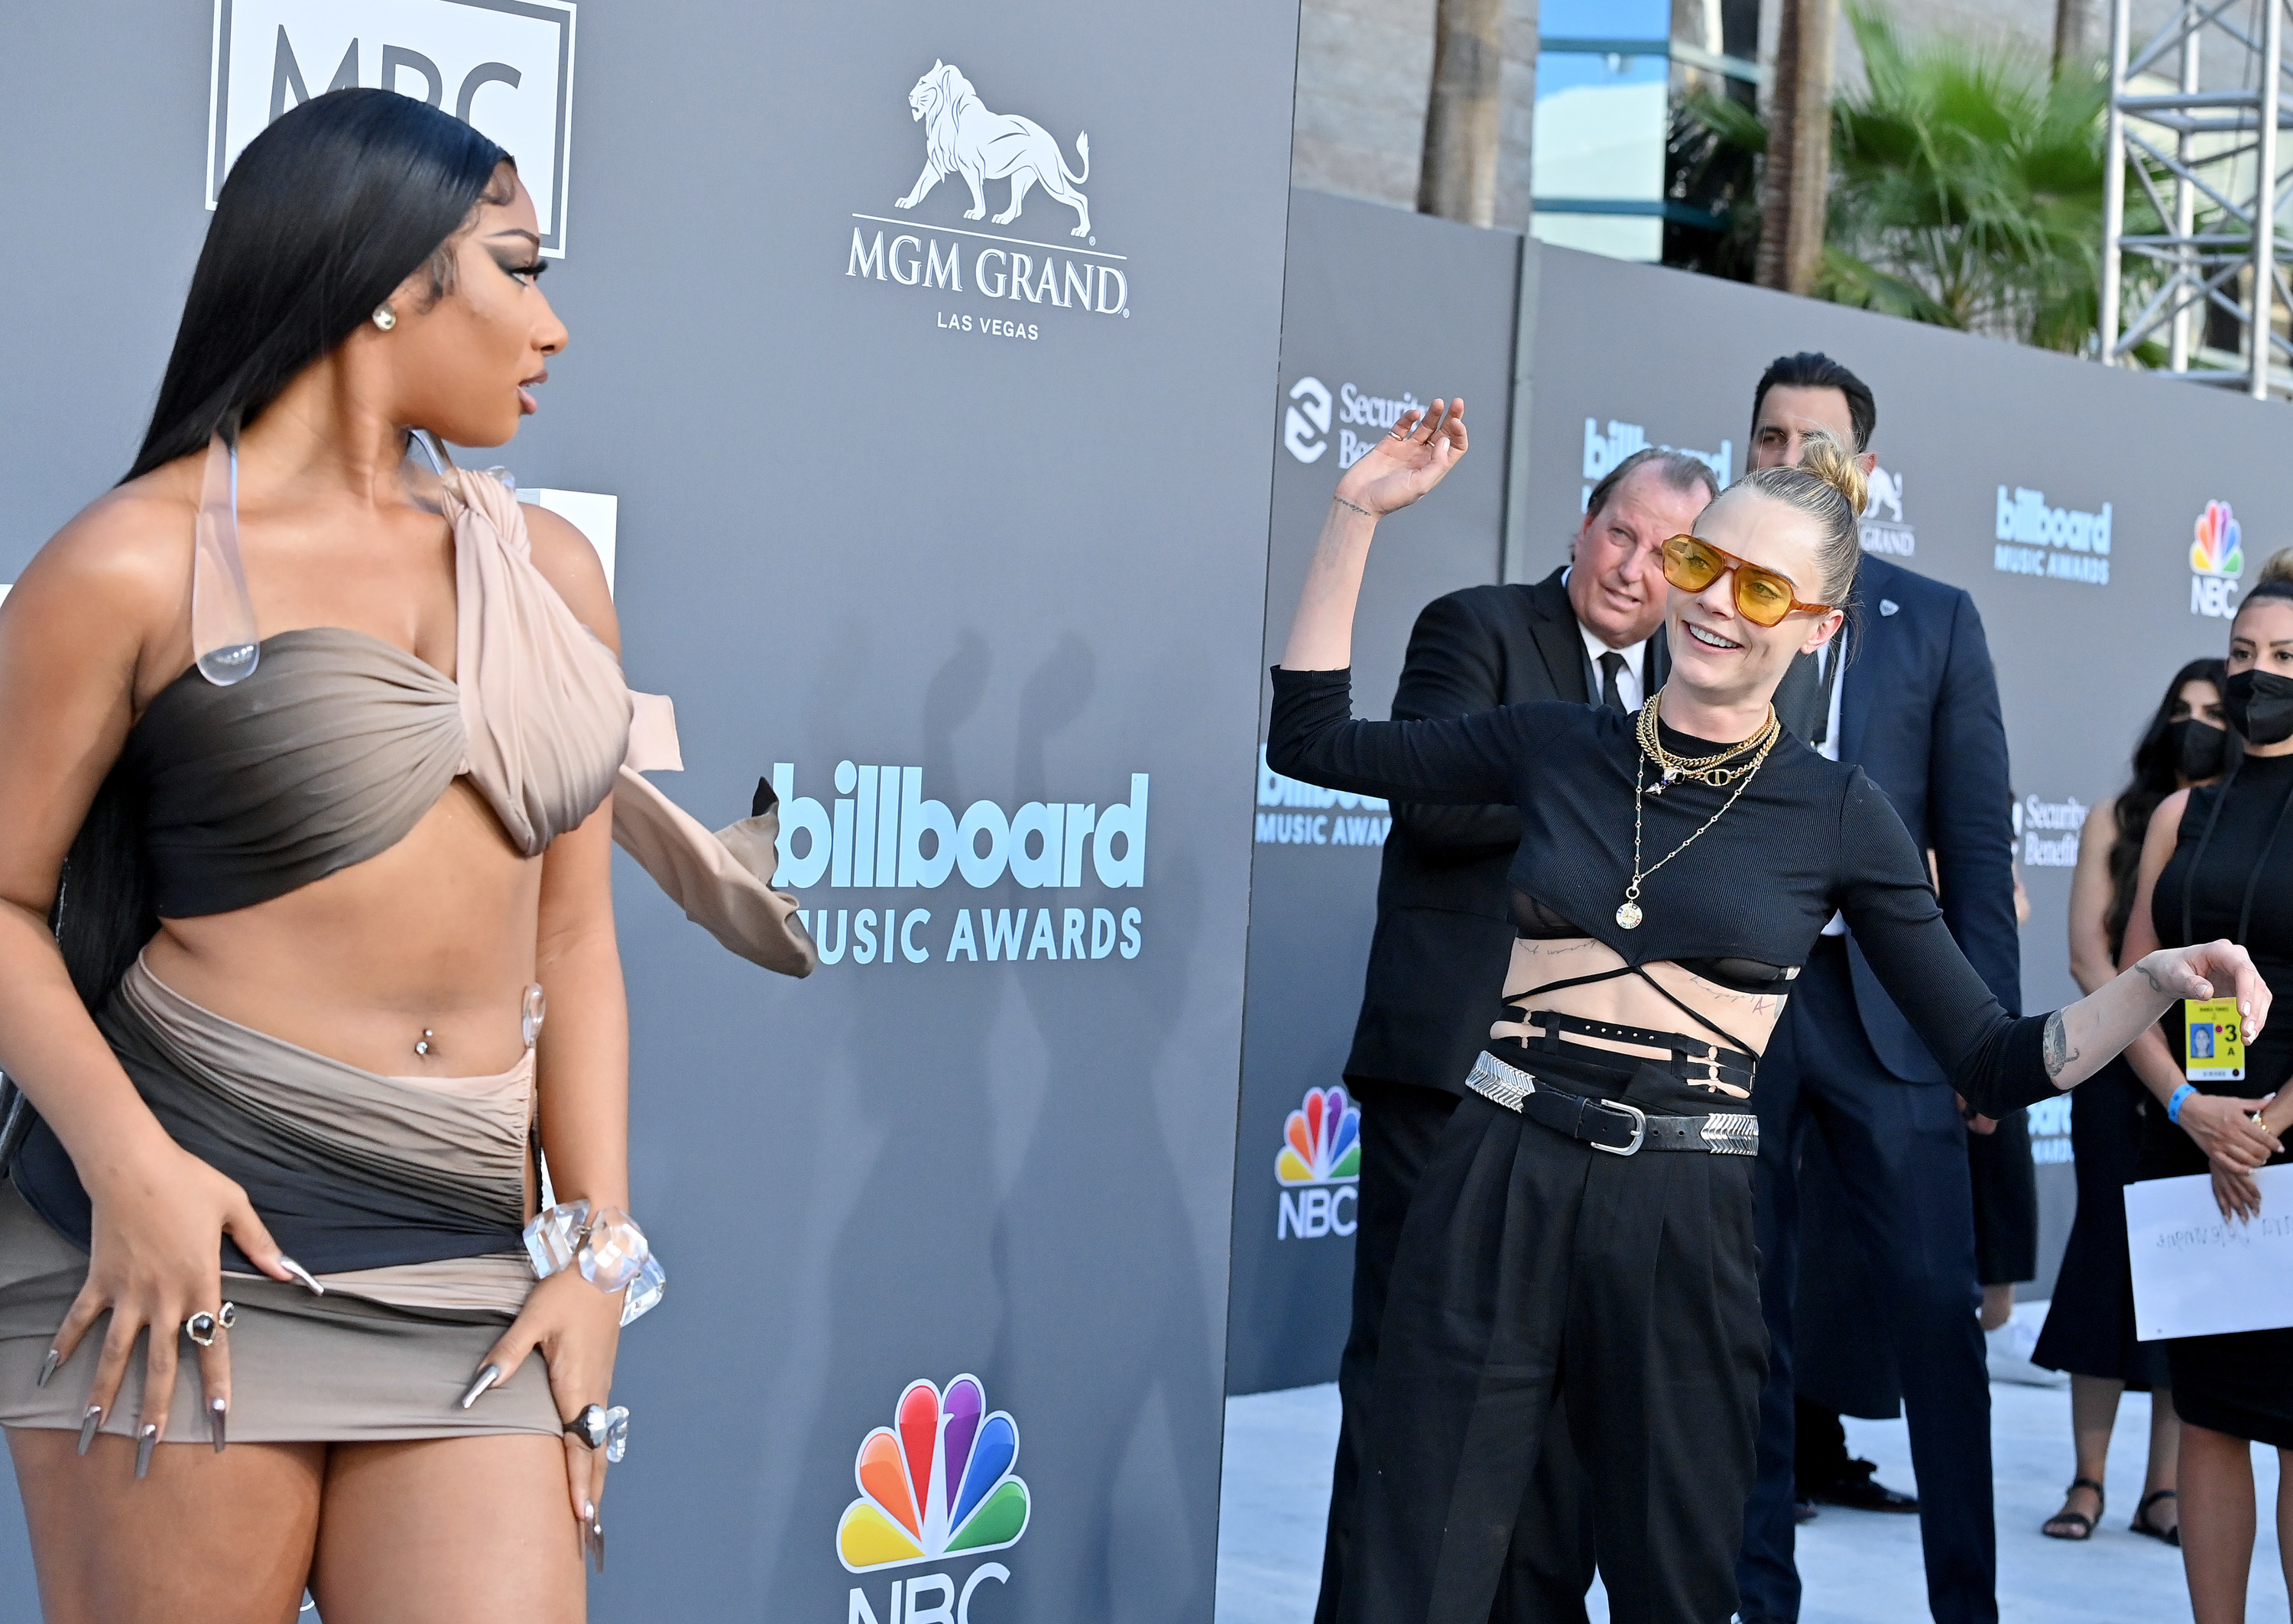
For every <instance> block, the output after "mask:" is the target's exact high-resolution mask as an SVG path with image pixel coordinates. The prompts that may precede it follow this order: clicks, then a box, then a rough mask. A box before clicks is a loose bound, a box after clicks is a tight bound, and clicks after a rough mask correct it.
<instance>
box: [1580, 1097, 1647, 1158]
mask: <svg viewBox="0 0 2293 1624" xmlns="http://www.w3.org/2000/svg"><path fill="white" fill-rule="evenodd" d="M1595 1103H1597V1104H1598V1105H1599V1106H1600V1109H1601V1110H1603V1111H1622V1112H1624V1113H1625V1115H1626V1116H1628V1117H1630V1118H1631V1119H1633V1137H1632V1143H1629V1144H1602V1143H1600V1141H1599V1140H1598V1139H1588V1140H1586V1141H1585V1142H1584V1143H1587V1144H1589V1145H1591V1146H1592V1148H1593V1149H1594V1150H1596V1151H1608V1154H1609V1155H1611V1156H1630V1155H1632V1154H1633V1153H1634V1152H1635V1151H1638V1150H1639V1149H1640V1148H1641V1141H1642V1140H1644V1139H1646V1138H1647V1137H1648V1112H1646V1111H1642V1110H1641V1108H1640V1107H1639V1106H1637V1105H1627V1104H1625V1103H1624V1102H1623V1101H1622V1100H1600V1101H1596V1102H1595Z"/></svg>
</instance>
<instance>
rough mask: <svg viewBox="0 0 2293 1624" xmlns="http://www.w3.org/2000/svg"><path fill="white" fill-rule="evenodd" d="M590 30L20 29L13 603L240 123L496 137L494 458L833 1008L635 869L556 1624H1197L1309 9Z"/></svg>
mask: <svg viewBox="0 0 2293 1624" xmlns="http://www.w3.org/2000/svg"><path fill="white" fill-rule="evenodd" d="M576 25H577V18H576V7H575V6H574V5H573V4H569V3H565V0H217V3H216V4H215V5H213V6H209V5H207V4H195V3H181V0H179V3H175V4H158V0H89V3H88V4H81V5H77V6H73V7H49V8H32V9H29V10H25V9H21V8H20V9H19V10H18V11H17V12H13V13H12V15H11V19H10V28H9V39H8V46H9V48H8V50H7V51H6V52H5V53H0V133H4V147H5V149H6V150H7V151H9V152H11V153H12V154H13V155H15V157H16V158H17V161H16V162H15V163H14V164H12V166H10V169H9V173H8V175H7V177H6V178H5V180H4V181H0V197H4V198H5V199H6V206H5V214H6V217H7V219H8V222H9V224H8V230H6V231H5V232H4V233H0V286H4V287H6V288H7V289H8V291H9V294H10V295H11V302H12V304H13V306H14V307H15V309H16V311H17V317H16V319H12V320H11V321H9V322H7V323H6V324H4V327H0V377H4V379H5V398H6V401H7V411H8V416H9V422H10V426H11V431H12V432H10V433H9V434H7V435H6V436H5V437H0V470H4V473H5V476H6V485H7V489H8V490H9V493H10V502H9V505H8V516H7V518H6V520H5V521H4V524H5V529H4V533H0V571H4V572H5V573H4V574H0V578H12V575H13V572H14V571H15V570H17V569H19V568H20V566H21V564H22V562H23V561H24V559H25V558H26V557H28V555H29V553H31V552H32V551H33V550H34V549H35V548H36V546H37V545H39V544H40V543H41V541H42V540H43V539H44V538H45V537H46V536H47V535H48V534H49V533H50V532H51V531H52V530H53V529H54V528H55V527H56V526H57V525H58V524H60V523H61V522H62V521H63V520H64V519H66V518H67V517H68V516H69V514H70V513H72V512H73V511H74V510H76V509H77V507H78V506H79V505H82V504H83V503H85V502H86V501H87V500H88V499H90V498H91V497H93V496H95V495H96V494H97V493H99V492H100V491H101V489H103V488H104V487H105V486H106V485H108V484H109V482H110V481H112V480H113V479H115V478H116V477H117V474H118V473H119V471H120V470H121V469H122V468H124V466H125V465H126V463H127V460H128V458H129V456H130V455H131V452H132V450H133V448H134V443H135V440H136V437H137V435H138V433H139V432H140V429H141V426H142V417H143V416H144V414H145V412H146V411H147V410H148V407H149V402H150V398H151V394H152V391H153V389H154V387H155V384H156V383H157V380H158V374H159V369H160V366H161V363H162V361H163V360H164V358H165V356H166V348H167V343H168V341H169V338H170V336H171V335H172V332H173V328H174V322H175V319H176V314H177V311H178V309H179V301H180V297H181V293H182V287H183V284H184V282H185V279H186V278H187V276H188V274H189V271H190V265H191V263H192V260H193V257H194V256H195V255H196V253H197V251H198V247H199V240H200V236H201V233H202V231H203V230H204V229H205V226H206V223H207V214H206V212H205V203H206V200H207V196H208V195H209V193H210V191H211V190H212V188H213V185H214V183H215V176H216V174H218V173H219V170H220V166H223V165H226V164H227V163H228V161H229V158H230V157H231V155H232V154H233V153H235V151H236V150H237V149H238V147H239V145H241V144H243V143H244V141H246V140H247V139H248V138H249V137H251V136H252V135H253V134H254V133H255V132H256V131H257V130H259V129H260V128H261V127H262V125H263V122H264V121H265V120H266V119H267V118H268V117H271V114H272V111H273V110H274V109H276V108H278V107H280V106H281V105H292V104H293V103H294V102H295V101H297V100H299V99H300V97H301V96H302V95H303V94H304V93H306V92H309V93H316V92H320V91H323V90H324V89H326V88H328V85H329V84H330V83H352V82H355V83H359V84H366V85H372V84H376V83H378V82H381V79H382V76H383V75H384V74H385V73H387V74H389V75H390V76H391V80H392V82H393V83H394V85H396V87H397V88H399V89H401V90H403V91H405V92H407V93H411V94H417V95H423V96H425V97H426V98H427V99H429V100H431V101H433V102H437V103H439V104H441V105H442V106H443V107H445V108H446V109H448V110H449V111H458V112H461V113H463V114H465V116H467V117H470V118H472V119H473V121H474V122H475V123H477V124H479V125H481V126H482V127H484V128H487V129H488V130H489V131H490V133H495V134H496V135H497V136H498V138H499V139H501V140H502V141H504V143H505V144H506V145H507V146H508V147H510V148H511V149H513V150H514V151H515V153H516V154H517V156H518V158H519V159H520V161H521V165H522V166H523V173H524V174H525V176H526V179H527V181H528V182H529V184H530V186H531V188H532V190H534V192H535V194H536V197H537V199H538V200H539V204H540V206H541V211H542V216H543V222H544V229H545V231H546V232H547V236H548V238H549V240H550V247H551V250H552V251H553V252H554V253H556V254H559V255H562V263H561V264H560V266H559V267H558V268H557V269H555V271H554V272H553V274H552V275H551V276H550V277H549V279H548V281H547V287H548V290H549V293H550V295H551V296H552V297H553V299H555V301H556V303H557V308H558V310H559V311H560V312H561V313H562V314H563V316H564V318H565V319H566V321H567V323H568V324H569V326H570V327H571V331H572V334H573V340H572V345H571V349H570V350H569V351H568V352H567V354H566V355H565V356H564V357H563V360H561V361H560V362H559V363H558V364H556V365H555V367H554V368H553V372H554V373H555V379H554V381H553V382H552V383H551V384H549V385H548V387H547V390H545V391H544V392H543V407H542V413H541V416H539V418H538V419H537V420H536V421H535V423H534V424H532V425H531V427H530V428H529V429H528V430H527V431H526V432H525V433H524V434H523V436H521V438H520V439H519V440H518V441H517V443H516V444H515V446H513V447H511V448H508V449H506V450H505V451H502V452H498V453H495V452H486V453H482V454H479V460H480V461H481V462H482V463H490V462H497V461H498V462H504V463H506V464H508V465H510V466H511V467H513V468H514V469H515V472H516V473H517V474H518V476H519V478H520V482H521V485H522V486H523V487H524V488H527V489H528V490H529V493H531V492H533V491H535V490H539V491H540V492H542V493H544V494H543V498H542V499H544V500H545V501H547V502H548V503H550V504H551V505H558V506H561V507H563V509H564V510H565V511H567V512H568V513H572V514H574V515H575V516H576V517H577V519H583V520H586V521H587V522H588V523H589V524H590V525H591V527H592V533H593V535H596V536H597V537H598V539H600V540H603V539H604V535H602V534H600V532H602V531H604V530H605V529H608V528H610V529H611V531H612V540H613V543H614V547H615V552H616V555H617V559H616V562H617V570H616V577H617V591H618V596H619V600H620V611H621V619H622V629H623V634H624V639H625V642H626V647H627V663H628V668H629V672H630V675H631V679H632V682H633V683H634V684H635V685H636V686H638V687H641V688H645V689H650V690H654V691H665V692H667V693H669V694H671V695H672V696H674V698H675V699H676V700H677V708H678V714H679V721H680V723H681V725H682V730H683V736H684V745H685V761H686V764H687V767H688V770H687V771H686V772H685V773H684V774H682V776H681V777H677V778H672V779H668V780H664V788H668V789H669V790H670V791H671V792H672V793H673V794H674V795H676V796H677V798H678V799H680V800H681V801H682V802H683V803H684V804H685V805H686V806H688V807H689V808H691V809H692V810H693V812H696V813H697V814H698V815H700V816H701V817H702V818H703V819H704V820H709V821H710V822H711V823H712V824H717V823H723V822H725V821H729V820H732V819H733V818H736V817H739V816H741V815H743V814H745V813H746V812H747V811H748V809H749V796H750V793H751V790H752V789H753V788H754V786H755V784H756V782H757V780H758V779H759V778H762V777H771V778H774V780H776V781H777V782H778V784H779V785H780V789H781V795H782V807H783V812H784V817H785V818H786V819H787V820H788V822H789V825H790V828H791V829H792V830H794V831H797V832H795V833H793V834H792V836H791V838H790V843H789V844H788V846H787V848H786V849H785V850H784V852H783V862H782V875H781V881H782V884H783V885H788V886H792V887H794V888H795V889H797V890H798V891H799V892H800V893H801V894H802V896H803V898H804V901H805V905H806V909H807V910H808V917H809V918H810V919H811V920H812V922H813V925H814V930H815V933H816V934H817V935H818V937H819V938H820V940H821V941H822V949H823V950H822V957H823V958H824V959H825V960H826V961H827V962H824V963H823V964H822V967H821V969H820V971H819V972H818V974H816V975H815V976H814V978H813V979H812V980H810V981H809V982H801V983H798V982H786V981H783V980H781V979H779V978H776V977H773V976H770V975H767V974H764V973H763V972H760V971H758V970H757V969H755V968H753V967H751V966H748V965H745V964H742V963H741V962H739V961H737V960H735V959H733V957H730V956H729V955H727V954H725V953H724V952H723V951H722V950H721V949H718V948H717V946H716V945H715V944H714V943H713V942H711V941H709V939H708V938H706V937H705V936H704V935H702V934H701V933H700V932H698V931H697V930H695V929H694V928H693V927H692V926H691V925H687V924H686V923H685V921H684V920H683V918H682V917H680V916H678V915H677V912H676V910H675V909H673V907H672V906H671V905H669V904H668V902H666V901H664V900H663V899H661V898H660V896H659V895H658V894H657V893H654V892H653V891H652V889H651V887H650V885H648V884H647V883H646V882H645V881H644V879H643V878H642V877H641V876H639V875H637V874H636V871H635V869H625V870H624V873H623V882H624V883H623V885H622V886H621V890H620V897H621V904H620V924H621V928H622V948H623V953H624V957H625V960H626V963H627V966H628V981H629V991H630V1003H631V1007H632V1018H633V1025H634V1036H635V1061H634V1067H633V1073H634V1075H633V1079H632V1083H633V1096H634V1099H633V1103H634V1114H635V1144H634V1167H633V1175H634V1185H635V1195H634V1202H633V1205H634V1206H635V1208H636V1212H637V1215H638V1216H639V1217H640V1219H641V1220H642V1221H643V1222H644V1224H646V1226H647V1227H648V1229H649V1231H650V1232H651V1233H652V1237H653V1239H654V1240H655V1242H656V1243H657V1244H658V1245H659V1247H660V1250H661V1252H662V1254H663V1256H664V1258H665V1260H666V1262H667V1264H668V1270H669V1273H670V1275H671V1279H672V1286H671V1289H670V1294H669V1297H668V1301H667V1304H666V1305H665V1306H664V1307H663V1308H662V1309H661V1310H660V1312H659V1313H656V1314H655V1315H653V1316H652V1317H651V1318H649V1319H648V1320H647V1321H645V1322H644V1324H642V1325H641V1326H638V1327H636V1328H634V1329H632V1331H631V1333H630V1334H629V1336H628V1337H627V1338H626V1340H625V1341H624V1344H623V1352H622V1356H621V1363H620V1376H619V1378H618V1385H617V1387H616V1397H617V1398H618V1399H620V1400H621V1401H622V1402H627V1403H628V1404H629V1405H630V1406H631V1408H632V1409H633V1410H634V1411H635V1413H636V1428H635V1429H634V1431H635V1438H636V1442H635V1444H634V1447H633V1449H632V1450H631V1452H630V1455H629V1458H628V1462H627V1464H626V1465H625V1466H622V1467H620V1468H618V1469H617V1470H616V1472H615V1474H614V1479H613V1485H612V1494H611V1496H610V1501H609V1506H608V1508H607V1509H608V1516H607V1521H608V1523H609V1524H610V1526H611V1528H612V1535H613V1563H612V1571H611V1572H610V1573H609V1574H608V1575H607V1576H606V1577H605V1578H604V1579H603V1580H600V1581H598V1582H597V1584H596V1588H595V1593H594V1594H595V1601H596V1613H597V1616H599V1617H601V1618H606V1619H621V1620H660V1619H671V1618H675V1619H694V1620H701V1619H706V1620H726V1619H736V1618H737V1619H763V1618H769V1619H774V1620H797V1619H807V1620H819V1621H821V1624H828V1621H829V1620H834V1621H835V1624H858V1621H859V1620H863V1619H864V1620H869V1621H870V1624H891V1621H892V1620H895V1619H896V1620H900V1621H901V1624H925V1621H926V1620H940V1621H942V1624H950V1621H951V1620H952V1621H953V1624H1000V1621H1001V1620H1043V1621H1045V1624H1051V1621H1054V1620H1056V1621H1058V1624H1065V1621H1066V1620H1077V1619H1093V1620H1182V1619H1183V1620H1208V1619H1209V1617H1210V1615H1211V1595H1212V1570H1213V1559H1214V1553H1215V1546H1216V1519H1217V1507H1218V1483H1219V1437H1220V1427H1221V1415H1222V1409H1221V1400H1222V1387H1223V1383H1222V1373H1223V1365H1224V1347H1225V1337H1226V1305H1227V1297H1228V1282H1227V1275H1228V1225H1229V1222H1230V1217H1231V1212H1232V1184H1231V1181H1232V1176H1233V1168H1234V1164H1235V1145H1234V1124H1235V1113H1236V1077H1237V1071H1238V1055H1239V1047H1240V1038H1241V1022H1242V1001H1243V983H1244V934H1245V929H1246V923H1247V909H1248V893H1249V878H1250V861H1251V856H1252V851H1251V830H1250V825H1249V823H1248V821H1247V820H1246V819H1245V818H1244V816H1242V815H1241V808H1240V807H1239V805H1238V804H1237V802H1238V796H1237V795H1236V787H1237V785H1238V784H1239V783H1240V781H1241V780H1243V778H1244V776H1245V775H1246V774H1247V773H1248V772H1249V771H1250V769H1251V765H1252V758H1253V754H1254V751H1255V748H1256V743H1257V739H1258V733H1257V731H1256V724H1257V716H1258V701H1259V694H1260V683H1261V676H1260V669H1259V658H1260V647H1261V642H1262V637H1261V616H1262V611H1263V603H1264V594H1265V569H1266V537H1267V525H1268V467H1269V462H1270V459H1271V457H1272V456H1273V455H1274V452H1273V450H1272V448H1271V447H1269V445H1268V441H1267V439H1266V437H1265V435H1264V434H1263V432H1261V411H1260V400H1261V399H1262V392H1263V390H1264V389H1265V387H1266V384H1267V382H1268V379H1270V378H1272V377H1273V376H1275V373H1276V367H1277V364H1278V343H1279V334H1280V325H1279V324H1280V301H1281V267H1282V259H1283V232H1284V216H1285V210H1286V206H1287V186H1288V167H1289V146H1290V108H1291V87H1292V77H1293V61H1292V58H1293V52H1294V46H1295V33H1296V13H1295V11H1294V9H1293V8H1290V7H1287V6H1282V5H1273V6H1265V5H1261V6H1233V5H1223V4H1208V3H1205V0H1179V4H1176V5H1163V6H1156V7H1146V8H1142V7H1135V6H1134V7H1117V6H1093V7H1083V8H1077V7H1074V6H1072V5H1060V4H1051V3H1050V0H1004V3H1002V4H997V5H994V6H992V7H965V8H960V9H957V10H951V9H950V8H948V7H945V6H942V5H930V4H921V3H920V0H894V3H891V4H879V5H871V6H866V7H858V8H855V7H851V6H824V7H823V6H811V7H806V6H769V7H759V6H754V5H739V4H726V3H724V0H709V3H704V0H649V3H648V4H629V3H628V0H587V3H586V4H581V5H580V6H579V15H578V51H577V49H576V31H577V29H576ZM991 142H993V143H998V144H996V146H995V149H994V150H993V151H991V150H989V145H990V143H991ZM1013 149H1017V158H1016V159H1014V158H1012V157H1011V152H1012V150H1013ZM934 153H939V154H941V155H943V156H944V158H946V159H947V166H946V170H947V172H945V173H943V171H942V169H941V168H940V167H938V166H935V165H934V164H933V163H932V162H930V161H929V159H930V155H931V154H934ZM983 164H984V166H985V167H986V169H987V170H988V172H989V173H990V174H992V175H993V177H995V178H990V179H987V180H986V181H985V182H984V187H982V188H980V189H978V190H974V189H972V188H969V187H968V186H967V183H966V182H965V180H964V178H963V175H962V174H961V173H960V170H961V169H963V168H965V167H967V166H968V167H972V168H978V167H980V166H981V165H983ZM935 180H936V185H935V184H932V183H931V182H934V181H935ZM983 191H984V197H982V196H981V195H980V194H981V192H983ZM943 1418H944V1419H945V1420H946V1422H947V1424H946V1425H945V1426H940V1425H939V1422H940V1421H941V1420H942V1419H943ZM941 1456H945V1457H946V1458H939V1457H941ZM911 1482H912V1483H914V1485H915V1488H916V1491H917V1492H916V1496H915V1500H916V1501H920V1502H921V1505H920V1507H919V1506H918V1505H917V1504H916V1503H915V1502H914V1501H912V1500H911V1499H910V1498H909V1487H908V1485H909V1484H910V1483H911ZM10 1510H11V1515H7V1516H6V1518H5V1531H4V1532H0V1596H4V1597H6V1598H8V1599H7V1600H6V1601H4V1602H0V1613H5V1614H8V1615H9V1616H23V1615H24V1614H25V1613H26V1612H28V1610H29V1606H30V1596H31V1593H32V1592H31V1580H30V1575H29V1571H28V1566H27V1564H26V1562H25V1559H24V1554H23V1547H22V1543H21V1535H20V1524H19V1523H18V1521H17V1519H16V1518H15V1516H14V1515H12V1508H10Z"/></svg>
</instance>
